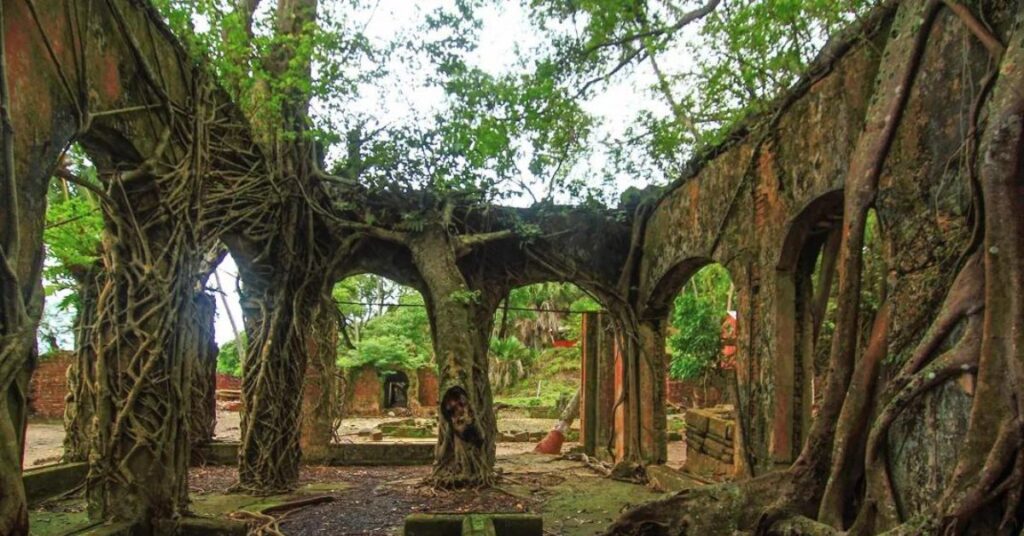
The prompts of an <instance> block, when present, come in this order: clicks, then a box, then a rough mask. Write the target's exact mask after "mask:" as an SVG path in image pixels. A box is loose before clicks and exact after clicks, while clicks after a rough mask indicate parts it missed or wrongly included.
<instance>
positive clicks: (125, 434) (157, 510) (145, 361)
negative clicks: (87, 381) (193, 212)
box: [86, 199, 200, 532]
mask: <svg viewBox="0 0 1024 536" xmlns="http://www.w3.org/2000/svg"><path fill="white" fill-rule="evenodd" d="M125 201H126V205H127V206H119V207H115V209H116V210H117V213H116V214H113V215H112V214H110V213H106V212H105V214H104V216H105V217H106V218H107V229H106V231H105V236H104V242H105V243H106V244H108V247H106V248H105V251H104V252H103V265H104V277H103V282H102V284H101V286H100V292H99V300H98V302H97V311H98V315H97V324H96V326H95V328H94V330H93V333H92V335H93V343H92V344H93V346H94V348H95V349H96V361H95V386H94V389H95V392H96V418H95V422H96V428H95V430H94V431H93V436H92V437H91V438H90V454H89V460H90V461H91V462H92V465H91V466H90V470H89V476H88V479H87V483H86V497H87V498H88V502H89V515H90V517H91V518H92V519H96V520H106V519H111V518H113V519H117V520H125V521H134V522H136V523H139V524H140V530H149V531H151V532H153V531H155V530H156V529H155V526H154V523H157V522H159V520H166V519H173V518H175V517H176V516H178V515H179V514H181V513H182V512H183V511H184V510H185V508H186V506H187V504H188V460H189V441H188V436H189V422H188V419H189V412H190V406H191V397H190V388H191V383H192V359H190V358H189V355H190V354H192V353H194V352H195V348H196V342H195V337H194V331H195V330H193V329H192V318H193V315H194V308H195V304H194V301H193V298H194V292H195V290H194V289H195V284H196V281H197V280H198V279H197V278H198V275H197V270H198V266H199V260H200V258H199V255H198V254H197V253H196V251H195V248H196V246H195V245H194V244H191V243H189V242H188V239H189V238H190V233H189V232H188V231H186V230H185V228H186V227H187V225H188V220H187V218H179V215H177V214H175V215H169V214H163V213H162V210H160V209H154V210H153V211H152V212H150V211H146V210H144V209H142V210H133V208H141V207H153V206H154V205H153V204H152V203H141V202H139V200H133V201H134V202H131V203H129V202H128V200H127V199H126V200H125ZM157 206H159V205H157ZM121 215H130V216H128V217H129V218H134V219H136V221H152V220H151V219H158V218H160V217H161V216H166V217H168V218H169V219H170V220H172V221H174V223H173V224H171V225H158V226H151V227H149V228H148V229H147V231H146V232H139V230H138V229H137V228H136V227H134V226H133V225H131V224H129V223H128V222H127V221H126V220H125V219H123V218H122V216H121ZM152 244H161V245H162V247H161V248H160V249H159V250H157V249H155V248H153V247H151V245H152Z"/></svg>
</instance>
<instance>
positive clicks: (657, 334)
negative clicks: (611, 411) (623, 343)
mask: <svg viewBox="0 0 1024 536" xmlns="http://www.w3.org/2000/svg"><path fill="white" fill-rule="evenodd" d="M663 323H664V321H663V320H661V319H657V320H644V321H642V322H641V323H640V329H639V335H640V344H639V349H640V362H639V366H640V392H639V393H638V396H637V398H636V403H638V404H639V405H640V430H639V434H640V449H641V452H640V458H641V460H643V462H644V463H645V464H662V463H665V461H666V460H667V459H668V434H667V431H666V429H667V422H668V421H667V417H666V411H665V375H666V372H667V362H666V357H665V356H666V354H665V333H664V331H663Z"/></svg>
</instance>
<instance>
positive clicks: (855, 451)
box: [607, 0, 1024, 536]
mask: <svg viewBox="0 0 1024 536" xmlns="http://www.w3.org/2000/svg"><path fill="white" fill-rule="evenodd" d="M943 6H947V7H949V8H950V9H951V11H952V13H953V14H955V15H956V18H952V17H947V18H946V19H943V20H944V23H945V24H947V25H949V24H953V23H955V22H957V21H962V22H964V23H966V24H965V25H964V26H965V28H967V30H969V32H970V34H969V35H973V36H974V37H977V38H979V39H978V41H979V42H978V43H977V44H976V46H978V47H979V48H980V47H981V46H984V49H986V50H988V51H989V52H990V53H991V54H993V55H994V56H995V59H996V60H997V61H999V62H1001V65H1000V68H999V76H998V78H996V79H995V85H994V86H993V88H992V97H991V99H990V102H989V103H988V110H987V111H988V116H987V119H986V122H987V124H986V125H984V128H980V127H979V125H977V124H974V125H971V131H970V134H967V137H968V138H970V137H972V136H974V135H975V133H977V132H981V133H982V139H981V142H980V144H978V147H979V148H980V149H981V151H982V154H980V155H979V158H977V159H976V160H977V162H975V159H974V158H971V157H968V158H967V159H966V160H967V161H968V162H969V163H968V167H969V166H973V165H975V163H977V164H979V165H978V168H979V169H978V175H979V176H978V178H977V180H976V181H972V182H973V184H972V185H971V186H972V187H973V188H975V189H976V190H977V192H976V194H977V195H975V196H974V198H973V203H974V206H973V209H972V213H973V214H974V218H976V220H975V221H976V226H975V234H976V236H975V237H974V238H972V239H970V240H969V241H968V243H967V244H966V245H965V250H964V251H963V252H962V254H961V255H960V260H962V261H963V262H959V261H958V262H956V263H951V262H946V261H949V260H954V259H946V261H943V262H945V263H946V264H945V265H946V266H951V267H952V268H955V269H956V270H958V271H957V272H956V277H955V278H953V281H952V282H951V284H950V285H949V287H948V290H947V292H946V293H945V298H944V300H943V302H942V305H941V307H940V308H939V309H938V310H937V311H936V312H935V314H934V316H933V317H932V320H931V327H930V328H929V329H928V330H927V331H926V332H925V333H924V334H923V336H921V338H920V340H919V341H918V342H917V343H916V345H913V346H912V347H910V348H907V347H906V346H904V347H902V348H899V347H895V348H894V347H890V346H892V345H893V342H894V341H893V340H887V339H889V336H888V335H887V333H888V332H889V330H890V327H891V325H892V324H893V323H894V322H899V321H900V320H901V318H900V317H899V316H894V315H897V313H894V310H893V309H892V306H893V305H894V304H893V303H890V302H887V301H886V302H884V303H883V305H882V307H881V309H880V310H879V312H878V314H877V315H876V318H875V322H874V323H873V327H872V328H871V331H870V336H869V337H867V338H865V337H863V334H862V333H861V330H862V329H863V327H862V326H863V325H864V324H863V323H862V322H861V321H860V318H859V316H860V303H859V300H860V296H859V294H860V283H859V281H860V279H861V277H862V273H861V272H862V267H861V261H860V255H861V249H862V248H863V229H864V219H865V216H866V212H867V209H868V208H869V207H870V206H871V205H872V204H873V203H874V202H875V198H876V196H877V195H878V178H879V174H880V173H881V169H882V166H883V164H884V163H885V160H886V156H887V154H888V151H889V146H890V145H891V144H892V143H893V140H894V136H895V132H896V127H897V125H898V123H899V121H900V117H901V115H902V109H903V108H904V107H905V106H906V104H907V102H908V99H909V98H910V97H909V96H910V90H911V89H912V88H913V87H914V84H915V79H916V78H917V77H916V73H917V71H918V70H919V69H920V66H921V64H922V61H923V60H922V58H923V54H924V50H925V48H926V45H927V44H928V40H929V39H930V38H931V37H932V35H933V32H932V28H933V26H934V24H935V22H936V21H937V20H939V19H938V17H939V14H940V13H941V12H942V10H943V9H944V7H943ZM899 9H900V11H899V13H898V15H897V17H896V19H895V23H894V31H893V36H894V37H893V38H892V40H891V41H890V43H889V44H888V45H887V48H886V51H885V55H884V57H883V60H882V65H881V67H880V71H879V75H878V80H879V88H878V94H877V95H876V98H875V100H874V101H873V103H872V105H871V107H870V110H869V113H868V119H867V124H866V126H865V129H864V131H863V132H862V134H861V139H860V140H859V141H858V144H857V149H856V150H855V151H854V154H853V156H852V159H851V164H850V169H849V175H848V176H847V180H846V183H845V189H846V191H845V195H844V198H845V204H846V206H845V207H844V208H845V212H844V223H843V232H844V235H843V241H842V244H841V250H840V257H839V258H840V263H839V266H838V269H839V272H838V274H839V294H838V307H837V310H838V314H837V316H836V328H835V335H834V337H833V340H832V348H831V354H830V371H829V378H828V383H827V387H826V392H825V396H824V398H823V402H822V404H821V407H820V409H819V412H818V415H817V416H816V420H815V422H814V425H813V426H812V429H811V433H810V434H809V436H808V441H807V443H806V444H805V446H804V448H803V450H802V452H801V455H800V457H799V458H798V459H797V461H796V462H795V463H794V464H793V466H792V467H790V468H789V469H787V470H785V471H782V472H778V473H773V474H768V475H765V476H762V477H759V478H755V479H753V480H749V481H746V482H741V483H730V484H722V485H718V486H713V487H709V488H702V489H697V490H692V491H688V492H684V493H681V494H679V495H677V496H675V497H672V498H669V499H665V500H663V501H659V502H655V503H652V504H649V505H645V506H643V507H640V508H637V509H635V510H633V511H630V512H628V513H627V514H625V515H624V516H623V517H622V518H621V519H620V520H619V521H618V522H616V523H615V524H614V525H613V526H612V527H611V528H610V529H609V531H608V532H607V534H609V535H641V534H643V535H662V534H664V535H669V534H671V535H680V534H730V533H734V532H742V533H753V534H762V535H769V534H780V535H782V534H784V535H811V536H818V535H833V534H849V535H867V534H890V535H902V534H944V535H945V534H1018V533H1019V531H1020V528H1021V521H1022V519H1024V511H1022V510H1024V508H1022V507H1024V504H1022V500H1021V499H1022V496H1024V398H1022V397H1021V396H1020V394H1021V392H1024V240H1022V236H1024V219H1022V218H1021V214H1024V173H1022V158H1021V157H1022V147H1024V93H1022V92H1021V91H1020V88H1021V87H1024V13H1020V12H1014V11H1011V12H1010V14H1011V15H1013V16H1015V18H1016V19H1017V20H1015V21H1014V22H1015V25H1016V26H1015V27H1014V29H1013V33H1012V35H1011V40H1010V43H1009V46H1007V47H1005V53H1003V52H1002V50H1003V47H1002V45H1000V44H999V41H998V39H996V38H994V37H993V36H992V35H991V34H989V33H988V32H989V30H988V29H987V26H986V24H981V23H979V22H978V21H976V20H974V18H973V16H972V15H971V12H970V10H969V9H967V8H965V7H964V6H961V5H959V4H957V3H955V2H952V1H940V0H928V1H920V2H904V3H901V5H900V8H899ZM1016 9H1017V10H1019V9H1020V8H1019V6H1018V7H1017V8H1016ZM945 30H947V31H948V30H949V28H948V27H947V28H945ZM985 85H987V82H986V83H985ZM971 115H972V119H973V120H974V121H979V117H978V115H979V114H975V113H972V114H971ZM965 145H966V146H969V147H973V140H971V142H970V143H968V142H965ZM965 175H970V176H971V178H973V175H974V171H973V170H971V171H970V172H968V173H965ZM862 341H866V344H862ZM908 350H909V351H908ZM887 353H889V354H890V355H891V357H902V360H901V362H898V363H892V362H888V363H887V366H889V367H890V368H893V369H895V368H896V367H898V369H896V370H894V371H891V372H889V373H888V374H882V373H881V372H880V371H881V369H882V367H881V366H880V364H881V363H883V362H885V359H886V355H887ZM893 372H894V373H893ZM886 376H891V377H886ZM958 379H965V380H967V383H968V384H969V385H970V387H968V388H967V391H968V393H969V394H973V401H972V402H971V404H972V405H971V412H970V420H969V424H968V427H967V431H966V435H965V436H964V438H963V439H959V438H957V439H954V440H955V441H962V442H963V444H962V445H958V446H957V447H956V448H955V450H954V452H955V453H956V455H957V462H956V466H955V467H954V468H951V469H952V471H951V472H952V474H951V475H950V476H949V477H948V478H944V480H942V489H943V491H942V492H941V496H937V497H935V498H934V502H933V503H932V504H931V505H927V504H926V505H924V506H923V507H921V506H918V507H915V508H914V509H913V510H910V509H909V507H908V505H907V502H906V500H905V498H904V497H901V494H902V493H906V487H907V485H908V484H907V483H906V482H904V483H903V485H902V486H897V479H898V476H897V473H896V471H895V470H894V467H895V465H896V464H895V462H896V461H898V456H899V455H900V454H899V453H898V452H893V451H891V449H892V447H891V441H892V439H893V438H892V434H893V429H894V425H895V423H896V422H897V420H898V419H901V418H903V419H911V420H912V419H914V418H915V416H916V414H915V413H914V412H915V411H919V410H918V409H915V408H918V407H919V406H915V404H916V403H919V402H920V401H921V400H922V399H923V398H924V397H926V396H927V395H929V394H931V393H935V392H936V389H937V388H939V387H942V386H946V385H949V384H950V382H952V381H955V380H958ZM940 441H941V439H940ZM946 448H953V447H952V446H950V447H946ZM904 455H905V453H904ZM911 485H912V484H911Z"/></svg>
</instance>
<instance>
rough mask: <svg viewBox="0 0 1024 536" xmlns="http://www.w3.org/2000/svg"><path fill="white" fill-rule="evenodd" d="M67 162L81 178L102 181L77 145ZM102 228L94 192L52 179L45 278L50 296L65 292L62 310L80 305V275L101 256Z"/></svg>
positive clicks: (97, 182)
mask: <svg viewBox="0 0 1024 536" xmlns="http://www.w3.org/2000/svg"><path fill="white" fill-rule="evenodd" d="M65 162H66V167H67V170H68V171H70V172H71V173H74V174H75V175H76V176H78V177H79V178H80V179H82V180H84V181H89V182H91V183H93V184H97V185H98V184H99V180H98V178H97V175H96V168H95V167H94V166H93V165H92V163H91V162H89V161H88V159H86V157H85V155H84V153H83V152H82V151H81V150H80V149H79V148H78V147H77V146H72V147H71V148H70V149H69V150H68V152H67V153H66V154H65ZM102 232H103V215H102V213H101V212H100V208H99V204H98V203H97V201H96V200H95V199H94V197H93V194H92V193H91V192H89V191H88V190H86V189H84V188H80V187H79V186H77V185H75V184H72V183H70V182H66V181H64V180H62V179H55V180H53V181H51V183H50V192H49V194H48V196H47V207H46V227H45V229H44V230H43V242H44V243H45V244H46V256H47V260H46V265H45V267H44V270H43V279H44V281H45V287H46V288H45V290H46V294H47V296H54V295H63V296H64V298H63V299H62V300H61V303H60V309H61V310H68V309H69V308H71V307H73V306H77V304H78V281H77V278H78V277H81V276H82V275H84V274H85V272H86V270H87V269H88V268H89V267H90V266H91V265H93V264H94V263H95V262H96V261H97V260H98V258H99V253H100V236H101V234H102Z"/></svg>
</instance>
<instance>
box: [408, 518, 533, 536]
mask: <svg viewBox="0 0 1024 536" xmlns="http://www.w3.org/2000/svg"><path fill="white" fill-rule="evenodd" d="M481 518H482V519H481ZM484 520H486V521H484ZM467 521H468V522H469V523H468V524H467ZM488 525H490V527H488ZM467 530H469V532H467ZM480 530H483V531H484V532H480ZM488 530H493V532H488ZM474 531H476V532H474ZM402 534H403V535H404V536H461V535H472V536H485V535H491V534H493V535H495V536H542V535H543V534H544V521H543V518H541V517H540V516H538V515H533V514H471V515H463V514H412V515H410V516H408V517H406V518H405V526H404V528H403V529H402Z"/></svg>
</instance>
